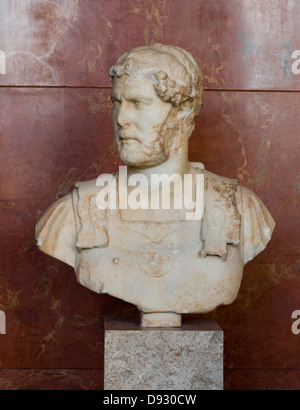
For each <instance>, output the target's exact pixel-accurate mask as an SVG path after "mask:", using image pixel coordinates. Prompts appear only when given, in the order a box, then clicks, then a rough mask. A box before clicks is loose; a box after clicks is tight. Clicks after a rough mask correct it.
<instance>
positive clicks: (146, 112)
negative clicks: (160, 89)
mask: <svg viewBox="0 0 300 410" xmlns="http://www.w3.org/2000/svg"><path fill="white" fill-rule="evenodd" d="M111 99H112V101H113V104H114V108H113V124H114V131H115V139H116V143H117V148H118V152H119V156H120V158H121V160H122V161H124V162H125V163H126V164H128V165H131V166H134V167H152V166H156V165H159V164H161V163H163V162H164V161H166V159H167V158H168V154H167V153H166V150H165V147H164V138H163V136H162V133H161V128H162V125H163V124H164V122H165V121H166V119H167V117H168V115H169V112H170V110H171V107H172V105H171V104H170V103H166V102H164V101H162V100H161V99H160V98H159V97H158V95H157V94H156V92H155V89H154V87H153V84H152V83H151V81H150V79H147V78H146V77H145V76H143V75H135V76H134V77H131V76H128V75H123V76H122V77H120V78H118V77H115V79H114V81H113V89H112V95H111Z"/></svg>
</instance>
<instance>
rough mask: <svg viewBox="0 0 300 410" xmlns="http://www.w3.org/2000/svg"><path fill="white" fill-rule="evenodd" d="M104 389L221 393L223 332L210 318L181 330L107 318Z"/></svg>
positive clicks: (192, 323)
mask: <svg viewBox="0 0 300 410" xmlns="http://www.w3.org/2000/svg"><path fill="white" fill-rule="evenodd" d="M104 389H105V390H222V389H223V331H222V329H221V328H220V327H219V326H218V325H217V323H216V322H214V321H212V320H209V319H198V320H191V319H190V320H186V321H183V325H182V327H181V328H142V327H140V326H139V322H138V320H137V321H134V320H133V321H121V320H108V319H106V320H105V360H104Z"/></svg>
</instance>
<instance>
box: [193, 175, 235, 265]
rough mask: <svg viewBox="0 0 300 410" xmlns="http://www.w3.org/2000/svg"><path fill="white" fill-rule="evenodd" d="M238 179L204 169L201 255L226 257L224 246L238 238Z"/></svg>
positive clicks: (225, 247)
mask: <svg viewBox="0 0 300 410" xmlns="http://www.w3.org/2000/svg"><path fill="white" fill-rule="evenodd" d="M239 189H240V188H239V184H238V181H237V180H234V179H229V178H223V177H220V176H218V175H215V174H213V173H211V172H208V171H205V204H204V218H203V224H202V238H203V241H204V247H203V250H202V252H201V256H203V257H205V256H206V255H218V256H220V257H222V258H223V259H226V257H227V245H228V244H233V245H237V244H238V243H239V240H240V229H241V215H240V214H239V211H238V209H237V198H236V196H237V195H238V193H239Z"/></svg>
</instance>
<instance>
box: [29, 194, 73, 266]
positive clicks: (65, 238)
mask: <svg viewBox="0 0 300 410" xmlns="http://www.w3.org/2000/svg"><path fill="white" fill-rule="evenodd" d="M35 236H36V240H37V246H38V247H39V248H40V250H41V251H43V252H44V253H46V254H47V255H50V256H53V257H54V258H57V259H59V260H61V261H63V262H65V263H67V264H68V265H71V266H75V258H76V226H75V216H74V210H73V201H72V194H69V195H66V196H65V197H63V198H61V199H59V200H58V201H56V202H55V203H54V204H53V205H51V206H50V207H49V208H48V209H47V210H46V212H44V214H43V215H42V216H41V218H40V219H39V221H38V223H37V225H36V228H35Z"/></svg>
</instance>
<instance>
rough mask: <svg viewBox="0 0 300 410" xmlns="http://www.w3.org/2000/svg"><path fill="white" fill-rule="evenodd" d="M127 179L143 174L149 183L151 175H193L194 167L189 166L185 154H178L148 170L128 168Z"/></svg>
mask: <svg viewBox="0 0 300 410" xmlns="http://www.w3.org/2000/svg"><path fill="white" fill-rule="evenodd" d="M127 172H128V177H129V176H130V175H132V174H143V175H145V176H146V178H147V180H148V182H150V179H151V175H153V174H159V175H161V174H167V175H169V176H171V175H174V174H179V175H180V176H181V177H183V176H184V174H191V173H194V167H193V166H192V165H191V164H190V162H189V160H188V156H187V154H186V153H180V154H176V155H173V156H172V157H170V158H168V159H167V160H166V161H165V162H163V163H162V164H160V165H157V166H154V167H150V168H135V167H130V166H128V170H127Z"/></svg>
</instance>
